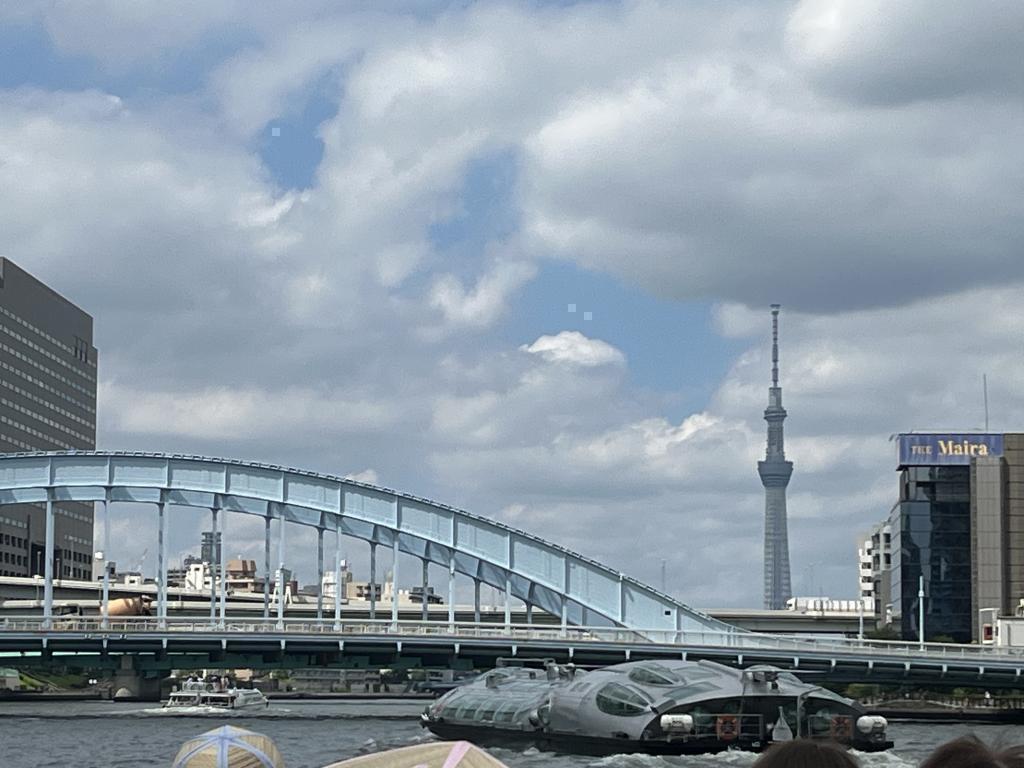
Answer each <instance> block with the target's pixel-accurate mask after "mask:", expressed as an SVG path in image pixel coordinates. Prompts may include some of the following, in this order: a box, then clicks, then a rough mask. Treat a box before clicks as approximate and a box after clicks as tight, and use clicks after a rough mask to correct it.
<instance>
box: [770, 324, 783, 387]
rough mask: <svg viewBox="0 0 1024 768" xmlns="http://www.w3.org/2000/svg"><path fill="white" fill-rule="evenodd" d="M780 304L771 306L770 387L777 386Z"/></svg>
mask: <svg viewBox="0 0 1024 768" xmlns="http://www.w3.org/2000/svg"><path fill="white" fill-rule="evenodd" d="M780 309H782V305H781V304H772V386H773V387H778V386H779V310H780Z"/></svg>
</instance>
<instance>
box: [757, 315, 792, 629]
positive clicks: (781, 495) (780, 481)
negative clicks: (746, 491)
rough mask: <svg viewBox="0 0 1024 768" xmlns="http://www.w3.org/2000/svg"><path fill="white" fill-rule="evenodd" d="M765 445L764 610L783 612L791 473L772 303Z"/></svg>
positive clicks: (787, 593)
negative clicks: (770, 380)
mask: <svg viewBox="0 0 1024 768" xmlns="http://www.w3.org/2000/svg"><path fill="white" fill-rule="evenodd" d="M764 420H765V421H766V422H768V446H767V449H766V450H765V457H764V461H759V462H758V463H757V472H758V474H759V475H760V476H761V484H762V485H763V486H764V607H765V608H767V609H770V610H782V609H783V608H785V607H786V601H787V600H789V598H791V597H792V596H793V588H792V586H791V582H790V573H789V533H788V531H787V528H786V486H788V485H789V478H790V476H791V475H792V474H793V462H791V461H786V450H785V441H784V436H783V430H782V423H783V422H784V421H785V420H786V409H785V408H783V407H782V387H781V386H779V305H778V304H772V385H771V387H769V389H768V407H767V408H765V411H764Z"/></svg>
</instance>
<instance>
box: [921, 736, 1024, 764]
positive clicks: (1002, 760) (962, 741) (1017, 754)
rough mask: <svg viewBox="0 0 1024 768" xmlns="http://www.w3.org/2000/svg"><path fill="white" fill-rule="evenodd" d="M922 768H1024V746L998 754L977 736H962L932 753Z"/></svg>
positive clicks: (1011, 748)
mask: <svg viewBox="0 0 1024 768" xmlns="http://www.w3.org/2000/svg"><path fill="white" fill-rule="evenodd" d="M921 768H1024V745H1018V746H1016V747H1010V748H1008V749H1004V750H1002V751H1000V752H996V751H995V750H994V749H992V748H990V747H989V746H988V745H987V744H985V743H983V742H982V741H981V740H980V739H978V738H977V737H976V736H961V737H960V738H959V739H954V740H953V741H948V742H946V743H945V744H943V745H942V746H941V747H939V748H938V749H936V750H935V751H934V752H932V753H931V755H929V756H928V759H927V760H925V761H924V762H923V763H921Z"/></svg>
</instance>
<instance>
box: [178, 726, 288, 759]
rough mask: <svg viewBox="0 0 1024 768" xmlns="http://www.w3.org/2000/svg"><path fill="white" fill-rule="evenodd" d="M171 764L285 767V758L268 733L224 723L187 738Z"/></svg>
mask: <svg viewBox="0 0 1024 768" xmlns="http://www.w3.org/2000/svg"><path fill="white" fill-rule="evenodd" d="M171 768H284V760H282V759H281V753H280V752H278V751H277V747H276V746H274V742H273V741H272V740H271V739H270V738H269V737H267V736H264V735H263V734H262V733H253V732H252V731H247V730H245V729H244V728H235V727H234V726H233V725H225V726H222V727H220V728H214V729H213V730H212V731H207V732H206V733H203V734H200V735H199V736H196V737H195V738H194V739H189V740H188V741H186V742H185V743H184V744H183V745H182V747H181V749H179V750H178V755H177V757H175V758H174V762H173V763H172V764H171Z"/></svg>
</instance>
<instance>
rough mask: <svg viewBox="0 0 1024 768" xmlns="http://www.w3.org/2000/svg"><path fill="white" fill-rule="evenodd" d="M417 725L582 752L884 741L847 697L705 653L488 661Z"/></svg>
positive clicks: (449, 734)
mask: <svg viewBox="0 0 1024 768" xmlns="http://www.w3.org/2000/svg"><path fill="white" fill-rule="evenodd" d="M421 725H422V726H423V727H425V728H428V729H429V730H430V731H431V732H433V733H434V734H435V735H437V736H439V737H440V738H442V739H466V740H471V741H473V742H474V743H478V744H492V745H503V744H510V743H519V744H523V743H531V744H533V745H535V746H537V747H539V748H540V749H544V750H551V751H559V752H568V753H582V754H591V755H611V754H621V753H629V752H642V753H648V754H660V755H686V754H703V753H715V752H723V751H725V750H729V749H741V750H749V751H754V752H759V751H761V750H763V749H765V748H766V747H768V746H769V745H770V744H771V743H772V742H773V741H775V742H777V741H784V740H788V739H792V738H811V739H827V740H829V741H833V742H839V743H841V744H844V745H846V746H848V747H852V748H854V749H858V750H861V751H863V752H880V751H882V750H885V749H889V748H890V747H892V742H891V741H889V740H888V739H887V738H886V732H885V731H886V727H887V726H888V723H887V722H886V721H885V719H884V718H882V717H877V716H872V715H868V714H867V713H866V711H865V710H864V708H863V706H861V705H860V704H859V703H857V702H855V701H853V700H851V699H847V698H844V697H842V696H840V695H838V694H836V693H833V692H832V691H829V690H827V689H825V688H822V687H821V686H817V685H809V684H806V683H804V682H802V681H800V680H799V679H798V678H797V677H796V676H794V675H793V674H792V673H790V672H787V671H785V670H782V669H779V668H777V667H771V666H764V665H759V666H753V667H748V668H747V669H736V668H733V667H728V666H725V665H722V664H717V663H715V662H711V661H696V662H690V661H660V662H652V661H637V662H628V663H625V664H616V665H613V666H610V667H605V668H603V669H598V670H594V671H591V672H587V671H584V670H580V669H576V668H575V667H574V666H573V665H571V664H570V665H558V664H554V663H553V662H547V663H546V664H545V667H544V668H543V669H531V668H527V667H510V666H505V667H498V668H497V669H495V670H492V671H491V672H487V673H485V674H483V675H481V676H480V677H478V678H476V679H475V680H474V681H473V682H471V683H468V684H466V685H463V686H460V687H458V688H455V689H454V690H452V691H450V692H449V693H447V694H445V695H444V696H442V697H441V698H439V699H438V700H437V701H436V702H434V703H433V704H431V705H430V706H428V707H427V709H426V711H425V712H424V713H423V715H422V717H421Z"/></svg>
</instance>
